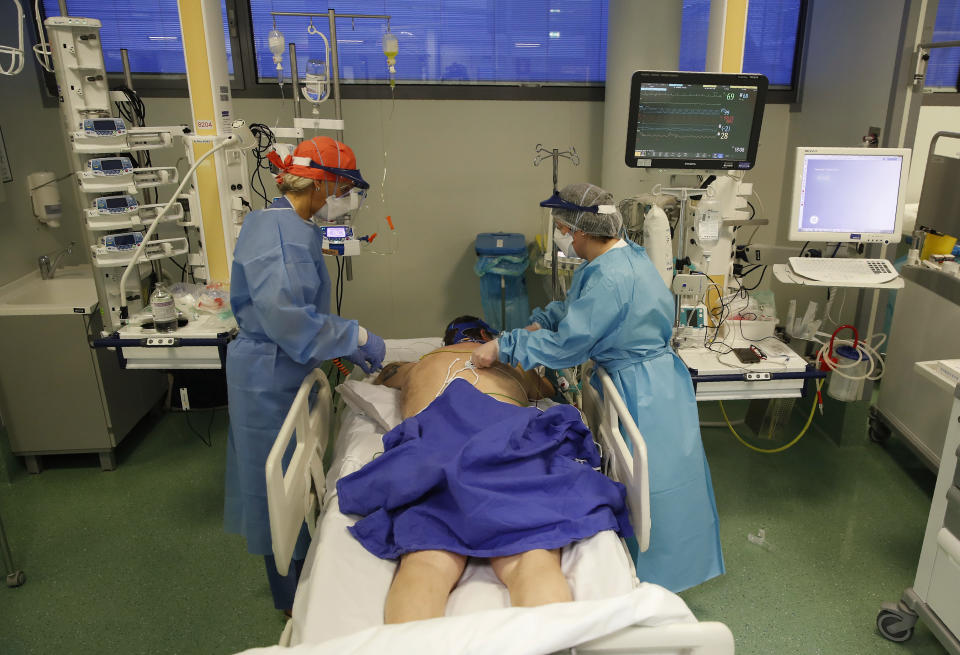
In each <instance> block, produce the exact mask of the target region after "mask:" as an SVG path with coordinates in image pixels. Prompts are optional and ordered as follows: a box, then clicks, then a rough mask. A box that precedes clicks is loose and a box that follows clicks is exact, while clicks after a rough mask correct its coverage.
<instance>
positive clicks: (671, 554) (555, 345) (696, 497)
mask: <svg viewBox="0 0 960 655" xmlns="http://www.w3.org/2000/svg"><path fill="white" fill-rule="evenodd" d="M626 244H627V245H626V247H619V248H613V249H611V250H608V251H607V252H606V253H604V254H602V255H600V256H599V257H597V258H596V259H594V260H593V261H591V262H588V263H585V264H583V265H581V266H580V268H579V269H578V270H577V272H576V273H575V274H574V276H573V282H572V284H571V288H570V291H569V292H568V293H567V298H566V300H564V301H557V302H552V303H550V304H549V305H547V307H546V308H545V309H537V310H535V311H534V312H533V314H532V316H531V317H530V321H531V322H534V321H535V322H537V323H539V324H540V325H541V326H542V328H543V329H541V330H537V331H535V332H527V331H526V330H523V329H517V330H512V331H510V332H507V333H504V334H502V335H501V336H500V339H499V341H500V359H501V361H503V362H507V363H509V364H513V365H515V364H519V365H520V366H521V367H523V368H524V369H527V370H529V369H531V368H533V367H534V366H537V365H540V364H542V365H544V366H547V367H549V368H553V369H560V368H566V367H569V366H575V365H577V364H580V363H582V362H584V361H586V360H587V359H593V360H594V361H596V362H597V363H598V364H600V365H601V366H603V368H604V369H605V370H606V371H607V373H609V374H610V378H611V379H612V380H613V383H614V384H615V385H616V387H617V390H618V391H619V392H620V395H621V397H622V398H623V400H624V402H625V403H626V405H627V407H629V408H630V413H631V414H632V415H633V419H634V420H635V421H636V423H637V427H638V428H639V429H640V433H641V434H642V435H643V438H644V440H645V441H646V444H647V454H648V457H649V474H650V521H651V531H650V548H649V549H648V550H647V552H645V553H639V554H638V555H637V557H636V568H637V576H638V577H639V578H640V580H642V581H644V582H654V583H656V584H659V585H662V586H664V587H666V588H667V589H670V590H671V591H675V592H677V591H682V590H684V589H688V588H690V587H693V586H695V585H698V584H700V583H701V582H704V581H706V580H709V579H710V578H713V577H715V576H718V575H721V574H722V573H723V572H724V566H723V555H722V553H721V550H720V535H719V524H718V520H717V508H716V503H715V501H714V497H713V484H712V482H711V480H710V469H709V468H708V466H707V458H706V455H705V454H704V452H703V443H702V442H701V440H700V424H699V417H698V415H697V403H696V399H695V396H694V390H693V383H692V382H691V380H690V374H689V373H688V372H687V369H686V367H685V366H684V365H683V362H682V361H681V360H680V358H679V357H678V356H677V355H676V353H674V352H673V350H672V349H671V348H670V337H671V333H672V324H673V322H672V320H671V316H672V315H673V299H672V297H671V295H670V292H669V291H668V290H667V288H666V287H665V286H664V284H663V280H662V279H661V278H660V276H659V274H658V273H657V271H656V269H655V267H654V266H653V264H652V263H651V262H650V259H649V258H648V257H647V254H646V251H645V250H644V249H643V248H641V247H640V246H638V245H636V244H634V243H632V242H630V241H627V242H626ZM594 384H595V386H597V385H596V381H594Z"/></svg>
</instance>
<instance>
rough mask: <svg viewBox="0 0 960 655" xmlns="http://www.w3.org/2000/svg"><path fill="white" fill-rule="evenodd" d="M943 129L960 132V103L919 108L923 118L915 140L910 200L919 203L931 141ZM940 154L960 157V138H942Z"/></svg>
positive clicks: (909, 191) (909, 186)
mask: <svg viewBox="0 0 960 655" xmlns="http://www.w3.org/2000/svg"><path fill="white" fill-rule="evenodd" d="M941 131H943V132H958V131H960V106H938V105H926V106H924V107H921V108H920V118H919V119H918V121H917V131H916V136H915V137H914V141H913V143H914V147H913V157H912V159H911V164H910V183H909V185H908V186H907V202H920V191H921V190H922V189H923V172H924V170H925V169H926V166H927V155H928V153H929V151H930V141H931V139H933V135H934V134H936V133H937V132H941ZM937 154H939V155H949V156H951V157H960V139H948V138H946V137H944V138H941V139H940V140H939V141H938V142H937Z"/></svg>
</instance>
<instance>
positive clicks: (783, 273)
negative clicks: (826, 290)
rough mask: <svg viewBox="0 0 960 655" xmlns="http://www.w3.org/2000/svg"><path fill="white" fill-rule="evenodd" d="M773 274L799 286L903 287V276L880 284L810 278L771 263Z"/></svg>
mask: <svg viewBox="0 0 960 655" xmlns="http://www.w3.org/2000/svg"><path fill="white" fill-rule="evenodd" d="M773 275H774V277H776V278H777V280H779V281H780V282H782V283H783V284H799V285H800V286H807V287H850V288H856V289H902V288H903V278H902V277H898V278H897V279H895V280H891V281H889V282H884V283H882V284H867V283H864V282H854V283H850V282H845V281H843V280H841V279H834V280H827V281H823V280H810V279H808V278H805V277H800V276H799V275H796V274H795V273H793V272H792V271H791V270H790V267H789V266H788V265H786V264H774V265H773Z"/></svg>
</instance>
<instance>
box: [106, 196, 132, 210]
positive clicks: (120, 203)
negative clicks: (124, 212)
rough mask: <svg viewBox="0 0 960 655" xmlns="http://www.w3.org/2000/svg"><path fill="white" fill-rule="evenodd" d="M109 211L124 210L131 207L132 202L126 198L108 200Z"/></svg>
mask: <svg viewBox="0 0 960 655" xmlns="http://www.w3.org/2000/svg"><path fill="white" fill-rule="evenodd" d="M106 204H107V209H124V208H126V207H129V206H130V201H129V200H128V199H127V198H126V197H125V196H119V197H117V198H107V202H106Z"/></svg>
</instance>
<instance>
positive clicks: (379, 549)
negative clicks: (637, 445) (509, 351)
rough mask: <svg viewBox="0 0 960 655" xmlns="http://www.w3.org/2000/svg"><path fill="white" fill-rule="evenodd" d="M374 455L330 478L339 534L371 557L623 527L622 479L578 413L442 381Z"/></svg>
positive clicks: (508, 549) (568, 539)
mask: <svg viewBox="0 0 960 655" xmlns="http://www.w3.org/2000/svg"><path fill="white" fill-rule="evenodd" d="M383 450H384V452H383V454H382V455H380V456H379V457H377V458H376V459H374V460H373V461H371V462H370V463H368V464H367V465H366V466H364V467H363V468H362V469H360V470H359V471H357V472H355V473H352V474H350V475H348V476H345V477H343V478H341V479H340V480H339V481H338V482H337V493H338V498H339V503H340V511H342V512H344V513H346V514H360V515H362V516H363V517H364V518H362V519H360V520H359V521H357V523H356V524H355V525H353V526H352V527H351V528H350V532H351V533H352V534H353V535H354V536H355V537H356V538H357V539H358V540H359V541H360V543H362V544H363V546H364V547H365V548H366V549H367V550H369V551H370V552H372V553H373V554H374V555H377V556H379V557H383V558H396V557H399V556H400V555H402V554H404V553H408V552H411V551H419V550H446V551H450V552H454V553H460V554H461V555H472V556H476V557H500V556H505V555H514V554H517V553H522V552H526V551H528V550H534V549H538V548H544V549H553V548H561V547H563V546H566V545H567V544H569V543H572V542H574V541H578V540H580V539H585V538H586V537H589V536H591V535H594V534H596V533H598V532H601V531H603V530H611V529H612V530H618V531H620V532H621V533H622V534H624V535H625V536H629V535H631V534H632V530H631V528H630V519H629V517H628V515H627V510H626V502H625V500H624V496H625V491H624V488H623V485H621V484H619V483H617V482H614V481H612V480H610V479H609V478H607V477H606V476H604V475H603V474H602V473H600V472H598V471H596V470H594V468H593V467H598V466H599V465H600V455H599V453H598V451H597V447H596V445H595V444H594V443H593V436H592V435H591V434H590V431H589V430H588V429H587V427H586V426H585V425H584V424H583V421H582V420H581V418H580V413H579V412H578V411H577V410H576V409H575V408H573V407H571V406H569V405H560V406H556V407H551V408H550V409H548V410H547V411H545V412H541V411H540V410H538V409H537V408H535V407H517V406H516V405H510V404H507V403H504V402H501V401H499V400H495V399H493V398H491V397H490V396H487V395H486V394H484V393H482V392H480V391H478V390H477V389H475V388H474V387H473V385H471V384H470V383H469V382H467V381H466V380H454V381H453V382H452V383H451V384H450V386H449V387H447V389H446V390H445V391H444V392H443V394H442V395H441V396H440V397H439V398H437V399H436V400H434V401H433V402H432V403H430V405H428V406H427V408H426V409H424V410H423V411H421V412H420V413H419V414H417V415H416V416H413V417H411V418H408V419H407V420H405V421H404V422H403V423H401V424H400V425H398V426H397V427H396V428H394V429H393V430H391V431H390V432H388V433H387V434H386V435H384V437H383Z"/></svg>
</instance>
